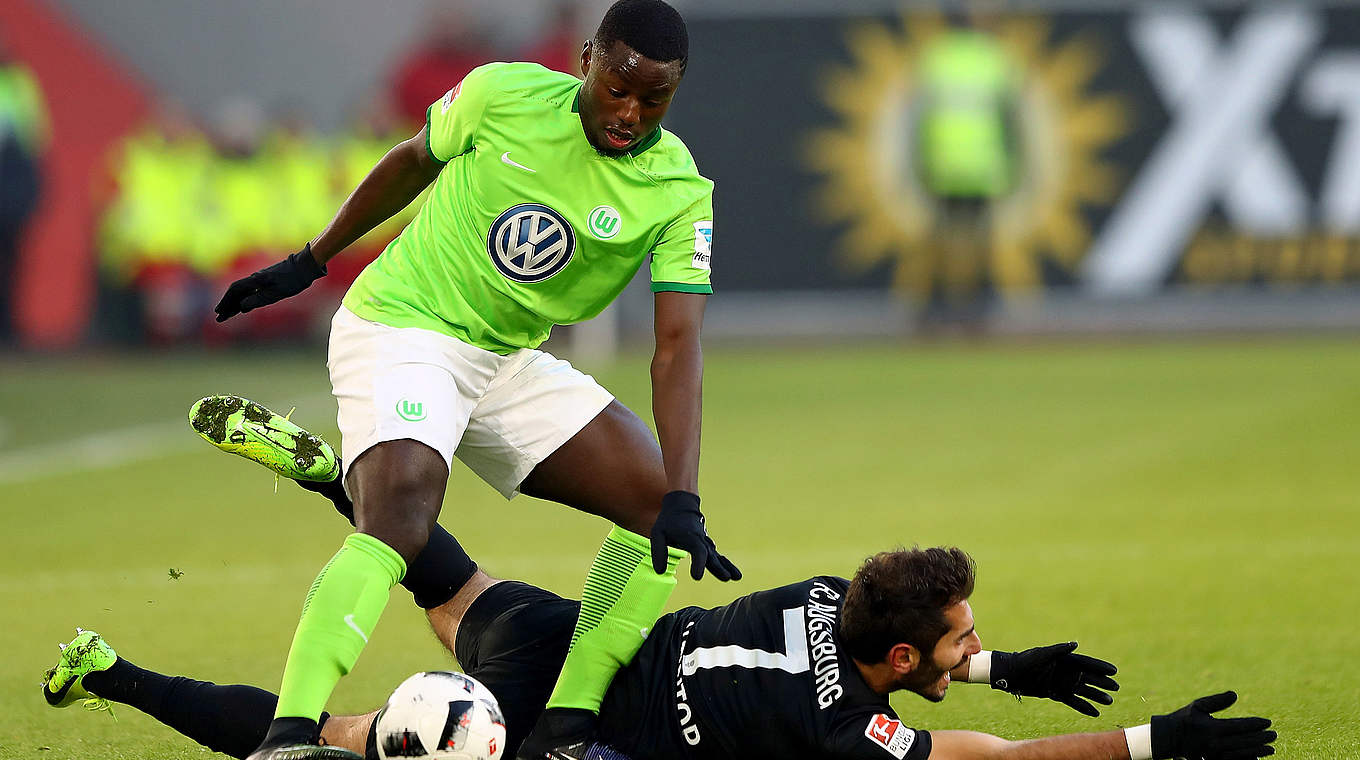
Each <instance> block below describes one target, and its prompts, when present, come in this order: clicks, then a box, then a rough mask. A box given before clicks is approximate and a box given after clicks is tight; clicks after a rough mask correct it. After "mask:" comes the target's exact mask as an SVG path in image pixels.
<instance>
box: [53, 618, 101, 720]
mask: <svg viewBox="0 0 1360 760" xmlns="http://www.w3.org/2000/svg"><path fill="white" fill-rule="evenodd" d="M58 646H60V647H61V659H60V660H57V664H56V665H55V666H53V667H52V668H51V669H49V670H48V671H47V673H46V674H44V675H43V682H42V690H43V698H44V699H46V700H47V704H49V705H52V706H53V707H68V706H70V705H72V704H75V703H76V702H78V701H80V700H82V699H83V700H91V701H95V702H99V703H102V704H99V705H96V706H95V709H104V708H105V707H106V706H107V704H108V702H107V701H105V700H101V699H99V698H98V697H95V696H93V695H92V694H90V693H89V692H87V691H85V687H84V686H82V685H81V681H82V680H83V679H84V678H85V676H86V674H88V673H92V672H94V671H96V670H108V669H109V668H111V667H113V663H114V662H116V661H117V660H118V655H117V654H115V653H114V651H113V647H111V646H109V643H108V642H107V641H104V639H103V637H101V636H100V635H99V634H97V633H95V632H94V631H86V630H83V629H80V628H77V629H76V637H75V638H74V639H71V643H69V644H59V645H58Z"/></svg>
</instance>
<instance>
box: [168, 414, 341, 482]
mask: <svg viewBox="0 0 1360 760" xmlns="http://www.w3.org/2000/svg"><path fill="white" fill-rule="evenodd" d="M189 424H190V425H192V426H193V428H194V430H196V431H198V434H199V436H200V437H202V438H203V440H205V441H207V442H208V443H211V444H212V445H214V446H216V447H217V448H219V449H221V450H223V451H225V452H228V453H231V454H235V455H237V456H241V457H245V458H246V459H249V460H250V461H252V462H258V463H260V464H262V465H264V466H265V467H268V468H269V469H271V470H273V471H274V472H276V473H278V474H279V475H282V476H283V477H285V478H289V479H291V480H309V481H314V482H321V483H325V482H328V481H331V480H335V478H336V477H337V476H338V475H339V473H340V460H339V459H338V458H336V456H335V450H334V449H332V448H331V445H330V444H329V443H326V442H325V441H324V440H322V439H321V437H320V436H317V435H313V434H311V433H309V432H307V431H306V430H303V429H302V428H301V427H299V426H297V425H296V424H294V423H292V422H289V421H288V418H287V417H284V416H283V415H279V414H275V413H274V412H271V411H270V410H269V409H267V408H265V406H264V405H263V404H257V403H255V402H254V401H251V400H250V399H248V398H242V397H240V396H208V397H207V398H202V399H199V400H198V401H197V402H195V403H194V405H193V406H192V407H190V408H189Z"/></svg>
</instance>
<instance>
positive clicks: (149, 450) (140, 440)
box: [0, 394, 330, 484]
mask: <svg viewBox="0 0 1360 760" xmlns="http://www.w3.org/2000/svg"><path fill="white" fill-rule="evenodd" d="M322 398H323V397H322V396H319V395H318V396H307V397H304V398H303V399H301V400H300V401H299V406H306V407H312V406H313V405H317V406H319V405H320V403H321V399H322ZM324 398H325V399H326V400H329V399H330V395H329V394H327V395H326V396H325V397H324ZM196 440H198V436H197V435H196V434H195V433H194V431H193V429H192V428H190V427H189V422H188V420H187V419H178V420H173V421H171V420H167V421H165V422H154V423H150V424H144V425H132V426H129V427H124V428H115V429H113V430H102V431H99V432H97V433H88V434H86V435H80V436H75V437H74V438H67V439H65V440H61V441H53V442H51V443H44V444H40V445H38V446H31V447H29V448H24V449H15V450H13V451H8V452H3V453H0V484H12V483H24V482H28V481H32V480H40V479H42V478H46V477H51V476H54V475H73V474H76V473H82V472H90V471H92V470H107V469H110V468H113V467H119V466H122V465H126V464H132V463H134V462H142V461H145V460H148V459H155V458H157V457H162V456H166V455H167V454H172V453H175V452H177V451H182V450H184V449H188V448H192V447H193V446H194V445H195V443H194V442H195V441H196Z"/></svg>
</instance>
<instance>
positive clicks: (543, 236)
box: [486, 203, 576, 282]
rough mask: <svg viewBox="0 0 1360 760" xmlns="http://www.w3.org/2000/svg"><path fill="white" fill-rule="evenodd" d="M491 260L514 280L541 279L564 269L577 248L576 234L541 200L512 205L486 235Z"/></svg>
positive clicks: (539, 280) (530, 280) (540, 280)
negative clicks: (540, 201) (539, 201)
mask: <svg viewBox="0 0 1360 760" xmlns="http://www.w3.org/2000/svg"><path fill="white" fill-rule="evenodd" d="M486 250H487V252H488V253H490V254H491V263H493V264H495V265H496V268H497V269H499V270H500V271H501V274H503V275H505V276H506V277H509V278H510V279H512V280H514V281H515V282H542V281H544V280H546V279H548V278H549V277H552V276H553V275H555V274H557V273H558V272H560V271H562V268H563V267H565V266H566V265H567V262H569V261H571V255H572V254H573V253H574V252H575V251H576V233H575V232H573V231H572V229H571V225H570V224H567V220H566V219H563V218H562V215H561V214H559V213H557V212H556V211H553V210H552V209H550V208H548V207H547V206H544V205H543V204H541V203H521V204H519V205H517V206H511V207H510V208H508V209H506V211H505V213H503V214H501V215H500V216H498V217H496V221H494V222H492V223H491V232H489V233H487V236H486Z"/></svg>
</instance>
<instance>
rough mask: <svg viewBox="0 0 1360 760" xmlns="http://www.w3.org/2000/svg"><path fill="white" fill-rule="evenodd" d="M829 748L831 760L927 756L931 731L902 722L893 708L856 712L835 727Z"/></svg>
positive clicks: (908, 759)
mask: <svg viewBox="0 0 1360 760" xmlns="http://www.w3.org/2000/svg"><path fill="white" fill-rule="evenodd" d="M826 749H827V752H826V757H827V758H828V760H926V758H928V757H930V732H928V731H918V730H916V729H914V728H908V727H906V726H904V725H902V721H901V720H899V719H898V717H897V716H896V715H894V714H892V713H891V712H888V713H856V714H855V715H853V716H851V717H847V718H845V719H843V720H841V721H839V722H838V723H837V724H836V725H835V726H833V727H832V729H831V731H830V732H829V733H828V734H827V738H826Z"/></svg>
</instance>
